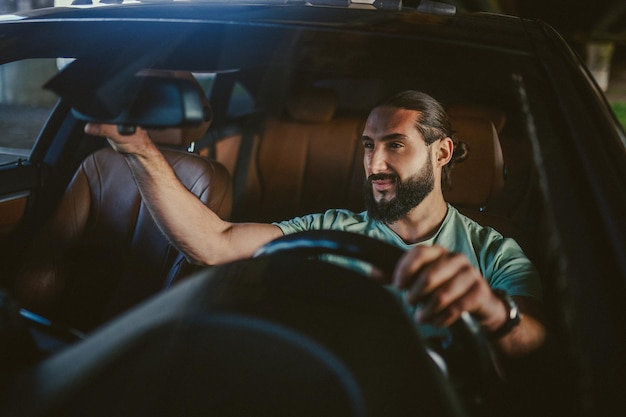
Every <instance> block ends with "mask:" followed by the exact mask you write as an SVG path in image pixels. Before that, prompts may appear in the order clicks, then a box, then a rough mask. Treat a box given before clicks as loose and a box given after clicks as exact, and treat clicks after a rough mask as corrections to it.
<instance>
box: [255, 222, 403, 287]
mask: <svg viewBox="0 0 626 417" xmlns="http://www.w3.org/2000/svg"><path fill="white" fill-rule="evenodd" d="M280 252H288V253H293V254H301V255H309V256H313V255H329V254H332V255H339V256H345V257H348V258H353V259H358V260H360V261H363V262H366V263H368V264H370V265H372V266H374V267H375V268H377V269H379V270H380V271H381V272H383V273H384V274H385V275H387V276H391V275H392V274H393V270H394V268H395V266H396V263H397V262H398V260H399V259H400V257H401V256H402V254H403V253H404V251H403V250H402V249H400V248H399V247H397V246H393V245H391V244H389V243H387V242H384V241H382V240H379V239H374V238H371V237H369V236H366V235H363V234H359V233H353V232H344V231H339V230H309V231H305V232H299V233H293V234H289V235H285V236H282V237H279V238H278V239H274V240H273V241H271V242H269V243H267V244H265V245H264V246H262V247H261V248H260V249H259V250H257V252H256V253H255V254H254V257H259V256H264V255H272V254H275V253H280Z"/></svg>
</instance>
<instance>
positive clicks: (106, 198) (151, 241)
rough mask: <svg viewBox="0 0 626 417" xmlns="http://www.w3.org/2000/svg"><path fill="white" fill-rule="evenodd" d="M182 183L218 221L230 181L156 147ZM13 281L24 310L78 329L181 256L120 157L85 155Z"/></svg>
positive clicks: (185, 132)
mask: <svg viewBox="0 0 626 417" xmlns="http://www.w3.org/2000/svg"><path fill="white" fill-rule="evenodd" d="M207 127H208V122H207V123H206V124H205V125H203V126H200V127H198V128H192V129H189V128H187V129H167V130H163V131H158V132H151V137H152V138H153V140H155V142H157V143H158V144H165V145H168V146H178V147H187V146H188V145H189V143H190V142H192V141H196V140H197V139H198V138H199V137H200V136H201V135H202V134H203V133H204V131H205V130H206V128H207ZM162 151H163V154H164V156H165V158H166V159H167V160H168V162H169V163H170V165H171V166H172V167H173V169H174V171H175V172H176V175H177V176H178V178H179V179H180V180H181V182H182V183H183V184H184V185H185V186H186V187H187V188H188V189H189V190H190V191H191V192H192V193H194V194H195V195H196V196H197V197H198V198H199V199H200V200H201V201H202V202H203V203H205V204H206V205H208V206H209V207H210V208H211V209H213V210H214V211H215V212H216V213H218V214H219V215H220V216H222V217H223V218H228V217H229V216H230V212H231V206H232V189H231V180H230V175H229V174H228V172H227V170H226V169H225V168H224V167H223V166H222V165H221V164H219V163H218V162H215V161H211V160H208V159H206V158H202V157H200V156H198V155H194V154H191V153H188V152H185V151H179V150H173V149H162ZM29 253H30V259H29V260H28V261H26V262H28V263H29V266H28V268H27V270H24V271H22V273H21V274H20V275H19V279H18V281H17V282H16V292H17V294H18V297H19V298H20V301H21V302H22V304H23V305H24V307H26V308H30V309H33V310H34V311H36V312H39V313H42V314H45V315H46V316H48V317H51V318H53V319H57V320H60V321H63V322H66V323H67V324H70V325H72V326H75V327H77V328H79V329H82V330H89V329H91V328H93V327H94V326H96V325H98V324H100V323H102V322H103V321H105V320H107V319H108V318H110V317H112V316H114V315H117V314H118V313H120V312H122V311H124V310H126V309H128V308H129V307H131V306H133V305H135V304H136V303H138V302H140V301H141V300H143V299H145V298H147V297H148V296H150V295H152V294H154V293H156V292H158V291H160V290H161V289H163V288H164V287H165V286H167V285H169V283H170V282H171V281H172V280H173V279H174V278H177V277H178V275H182V274H184V273H185V272H184V270H182V269H177V268H181V263H180V260H181V259H182V258H181V256H180V255H179V252H178V251H177V250H176V249H175V248H174V247H173V246H172V245H170V243H169V242H168V240H167V239H166V238H165V236H164V235H163V234H162V233H161V232H160V230H159V229H158V227H157V226H156V224H155V223H154V221H153V220H152V217H151V215H150V213H149V212H148V210H147V208H146V206H145V205H144V203H143V202H142V200H141V196H140V194H139V191H138V189H137V187H136V185H135V181H134V179H133V176H132V174H131V171H130V169H129V168H128V165H127V164H126V161H125V160H124V158H123V157H122V156H121V155H120V154H118V153H117V152H115V151H113V150H112V149H111V148H108V147H107V148H103V149H100V150H98V151H96V152H94V153H93V154H91V155H90V156H89V157H87V158H86V159H85V160H84V161H83V163H82V164H81V165H80V167H79V169H78V170H77V172H76V173H75V175H74V177H73V179H72V181H71V183H70V184H69V186H68V188H67V190H66V192H65V194H64V195H63V197H62V201H61V203H60V205H59V207H58V209H57V211H56V213H55V214H54V216H53V218H52V219H51V221H50V222H49V224H48V225H47V227H46V229H45V231H44V233H42V234H41V235H40V236H39V237H38V238H37V239H36V241H35V242H34V243H33V246H32V250H31V251H30V252H29Z"/></svg>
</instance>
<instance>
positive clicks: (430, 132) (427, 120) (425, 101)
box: [376, 90, 468, 189]
mask: <svg viewBox="0 0 626 417" xmlns="http://www.w3.org/2000/svg"><path fill="white" fill-rule="evenodd" d="M376 107H395V108H398V109H406V110H414V111H416V112H418V113H419V114H418V116H417V118H416V120H415V128H416V129H417V131H418V132H420V134H421V135H422V136H423V137H424V141H425V142H426V144H427V145H431V144H432V143H434V142H436V141H438V140H439V139H443V138H446V137H448V138H450V139H452V143H453V144H454V151H453V153H452V159H450V162H448V163H447V164H446V165H444V166H443V168H442V170H441V185H442V187H443V188H444V189H449V188H450V186H451V182H452V179H451V177H450V172H451V171H452V168H453V167H454V165H455V164H456V163H458V162H462V161H464V160H465V158H467V155H468V147H467V144H466V143H465V142H461V141H459V140H458V139H457V138H456V137H455V135H454V131H453V130H452V125H451V123H450V119H449V118H448V115H447V114H446V112H445V110H444V108H443V106H442V105H441V104H440V103H439V102H438V101H437V100H435V99H434V98H432V97H431V96H429V95H428V94H426V93H422V92H420V91H414V90H407V91H402V92H400V93H397V94H395V95H393V96H391V97H389V98H387V99H385V100H383V101H381V102H380V103H378V104H377V105H376Z"/></svg>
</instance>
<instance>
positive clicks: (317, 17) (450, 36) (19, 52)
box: [0, 2, 533, 62]
mask: <svg viewBox="0 0 626 417" xmlns="http://www.w3.org/2000/svg"><path fill="white" fill-rule="evenodd" d="M530 23H531V21H528V20H523V19H520V18H517V17H512V16H504V15H495V14H488V13H456V14H455V15H436V14H428V13H420V12H417V11H416V10H415V9H403V10H402V11H393V10H366V9H353V8H338V7H313V6H309V5H307V4H305V3H303V2H295V3H294V2H290V3H282V2H281V3H279V4H276V2H269V3H252V4H249V3H248V4H241V3H233V2H227V3H226V2H207V3H205V2H199V3H196V2H194V3H188V2H171V3H146V4H139V3H131V4H115V5H106V6H97V7H58V8H47V9H38V10H32V11H28V12H24V13H20V14H19V15H17V14H16V15H5V16H3V17H2V18H1V19H0V33H1V34H2V36H3V38H4V41H3V42H2V43H0V53H1V55H2V58H3V60H4V62H7V61H8V60H14V59H21V58H24V57H26V54H28V53H29V51H31V53H36V52H40V53H41V52H43V51H44V50H45V51H46V52H47V53H55V52H57V53H59V54H60V53H63V52H64V53H71V52H74V51H75V52H81V53H83V54H84V53H86V51H81V50H80V49H79V48H80V46H81V45H92V46H93V45H94V44H93V40H94V39H98V38H100V39H101V35H100V33H99V31H98V30H97V29H96V27H101V26H102V27H105V26H106V27H108V28H109V31H110V32H109V34H110V36H109V42H111V43H115V42H116V41H120V42H123V41H124V38H125V36H124V30H123V28H125V27H128V26H129V25H132V26H136V25H139V26H142V29H143V30H146V31H147V33H148V34H150V30H151V29H150V27H151V25H153V24H158V25H165V24H167V25H171V26H173V27H176V26H181V25H190V24H191V25H207V24H209V25H214V26H220V25H221V26H227V27H232V26H246V27H257V28H260V27H266V28H277V27H282V28H311V29H313V28H315V29H318V30H326V31H341V32H342V33H346V32H352V33H370V34H373V33H376V34H379V35H382V36H386V37H388V39H389V42H393V39H394V38H398V37H400V38H414V39H431V40H432V39H436V40H437V42H440V43H453V44H464V45H466V46H474V47H480V48H487V49H499V50H505V51H507V52H511V53H521V54H529V53H531V52H532V48H531V45H530V43H529V41H528V37H527V31H528V30H529V26H533V25H531V24H530ZM86 24H88V25H89V26H90V28H89V30H88V31H87V30H85V25H86ZM31 25H36V26H37V30H32V29H33V28H32V26H31ZM27 27H30V28H31V29H30V30H28V34H27V36H25V33H24V32H25V31H26V30H27V29H26V28H27ZM110 28H117V30H115V31H111V29H110ZM18 35H19V37H18ZM151 36H153V35H151ZM72 49H73V50H72ZM11 52H12V53H11ZM74 55H76V54H74Z"/></svg>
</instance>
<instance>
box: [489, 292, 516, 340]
mask: <svg viewBox="0 0 626 417" xmlns="http://www.w3.org/2000/svg"><path fill="white" fill-rule="evenodd" d="M493 293H494V295H495V296H496V297H497V298H498V299H499V300H500V301H502V302H503V303H504V307H505V308H506V321H505V322H504V323H503V324H502V325H501V326H500V327H498V328H497V329H496V330H493V331H490V332H487V333H486V335H487V337H488V338H489V339H491V340H497V339H500V338H502V337H504V336H506V335H507V334H509V333H510V332H511V331H512V330H513V329H514V328H515V327H517V326H518V325H519V324H520V322H521V320H522V316H521V313H520V311H519V307H518V306H517V304H516V303H515V301H513V299H512V298H511V296H510V295H509V294H507V293H506V292H505V291H502V290H499V289H494V290H493Z"/></svg>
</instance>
